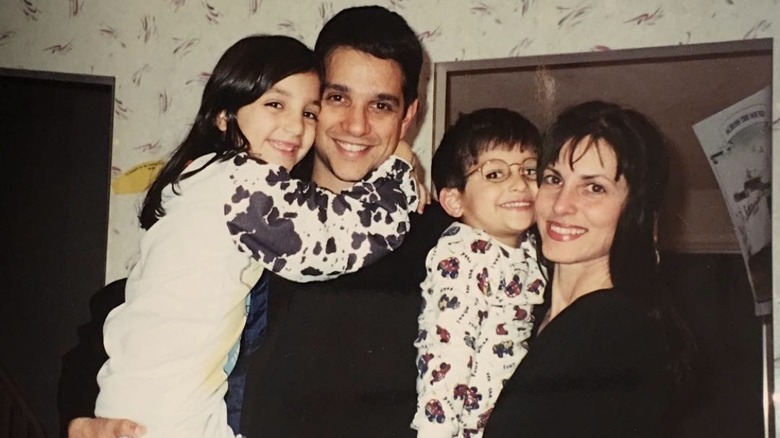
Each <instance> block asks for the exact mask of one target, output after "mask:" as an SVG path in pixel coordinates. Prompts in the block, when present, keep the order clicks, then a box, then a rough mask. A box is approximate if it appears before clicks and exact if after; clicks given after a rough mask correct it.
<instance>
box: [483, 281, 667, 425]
mask: <svg viewBox="0 0 780 438" xmlns="http://www.w3.org/2000/svg"><path fill="white" fill-rule="evenodd" d="M668 362H669V361H668V355H667V353H666V348H665V342H664V332H663V329H662V327H661V326H660V324H659V323H658V322H657V321H656V320H655V319H654V318H651V317H650V316H648V312H647V311H646V310H645V309H644V308H643V307H642V306H640V305H639V304H638V303H636V302H635V301H634V300H633V299H631V298H630V297H628V296H626V294H624V293H621V291H620V290H618V289H609V290H601V291H596V292H592V293H590V294H588V295H585V296H583V297H581V298H579V299H578V300H576V301H575V302H574V303H572V304H571V305H569V307H567V308H566V309H564V310H563V311H562V312H561V313H560V314H559V315H558V316H557V317H555V318H554V319H553V320H552V321H550V323H549V324H548V325H547V326H546V327H545V328H544V330H542V331H541V332H540V333H539V334H538V335H537V336H536V337H535V339H534V340H533V342H532V344H531V345H530V347H529V351H528V355H527V356H526V357H525V359H523V361H522V362H521V363H520V366H519V367H518V368H517V370H516V371H515V373H514V374H513V375H512V377H511V378H510V380H508V381H507V383H506V385H505V386H504V389H503V391H502V393H501V396H500V397H499V399H498V401H497V403H496V406H495V408H494V410H493V413H492V414H491V416H490V419H489V420H488V422H487V428H486V430H485V434H484V437H485V438H495V437H515V436H518V437H534V438H536V437H667V436H671V434H672V432H671V429H670V428H671V426H672V420H671V419H672V417H671V415H670V414H671V412H669V411H670V409H671V407H672V379H671V377H670V375H669V373H668V372H667V364H668Z"/></svg>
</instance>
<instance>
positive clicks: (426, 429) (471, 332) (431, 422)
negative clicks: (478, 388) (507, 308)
mask: <svg viewBox="0 0 780 438" xmlns="http://www.w3.org/2000/svg"><path fill="white" fill-rule="evenodd" d="M445 234H446V233H445ZM457 247H459V248H462V246H461V245H457ZM468 260H469V259H468V257H464V254H463V253H461V252H460V251H452V249H451V248H450V247H449V246H447V245H441V241H440V245H438V246H437V247H435V248H434V249H433V250H432V251H431V253H430V255H429V257H428V261H427V267H428V277H427V278H426V281H425V282H424V283H423V285H424V290H423V298H424V300H425V307H424V309H423V313H422V315H421V317H420V332H419V334H418V338H417V341H415V345H416V346H417V349H418V354H417V358H418V359H417V367H418V379H417V393H418V397H417V413H416V415H415V418H414V421H413V425H414V426H415V428H416V429H417V431H418V436H419V437H438V436H442V437H451V436H455V435H458V431H459V430H460V427H461V424H460V422H459V421H458V419H457V417H459V416H460V415H461V414H462V412H463V410H464V408H465V406H466V404H467V403H470V402H473V401H474V399H472V398H471V394H475V392H474V391H473V390H472V388H471V385H470V376H471V369H472V366H473V360H474V359H475V356H476V352H477V348H478V346H477V345H476V342H477V340H478V339H479V337H480V329H481V325H480V318H482V315H484V314H485V313H486V312H487V307H488V306H487V302H486V301H485V300H484V299H481V297H479V296H477V295H475V292H474V291H470V289H475V285H476V279H474V278H473V275H476V274H475V273H474V272H473V271H474V270H475V269H474V268H476V266H471V265H470V264H469V261H468ZM476 293H477V294H478V293H479V292H478V291H477V292H476ZM456 392H457V393H459V394H461V395H462V396H461V397H456V395H455V393H456ZM470 407H471V406H470Z"/></svg>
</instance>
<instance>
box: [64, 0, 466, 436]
mask: <svg viewBox="0 0 780 438" xmlns="http://www.w3.org/2000/svg"><path fill="white" fill-rule="evenodd" d="M315 52H316V53H317V55H318V57H319V59H320V62H321V68H322V71H323V72H324V75H323V77H324V86H323V96H322V110H321V112H320V115H319V123H318V126H317V137H316V141H315V148H314V149H315V152H314V154H313V155H312V156H311V157H309V161H308V162H305V163H301V165H299V167H298V168H297V172H298V174H299V175H298V176H299V177H302V178H305V177H306V175H305V173H306V172H308V171H310V176H311V180H312V181H314V182H315V183H317V184H318V185H319V186H321V187H325V188H328V189H330V190H333V191H340V190H342V189H344V188H346V187H349V186H351V185H352V184H353V183H354V182H356V181H358V180H360V179H362V178H363V177H364V176H365V175H366V174H367V173H369V172H370V171H371V170H372V169H374V168H375V167H376V166H377V165H378V164H379V163H381V162H382V161H384V160H385V159H386V158H387V156H388V155H390V153H391V152H392V151H393V150H394V148H395V145H396V144H397V143H398V141H399V140H400V139H401V138H402V137H403V136H404V135H405V134H406V132H407V129H408V128H409V126H410V125H411V123H412V121H413V120H414V118H415V115H416V113H417V109H418V102H419V101H418V97H417V88H418V81H419V75H420V69H421V66H422V47H421V45H420V43H419V40H418V39H417V38H416V36H415V34H414V32H413V31H412V30H411V29H410V28H409V26H408V24H407V23H406V22H405V21H404V20H403V18H401V17H400V16H399V15H397V14H395V13H392V12H390V11H388V10H386V9H384V8H381V7H376V6H371V7H358V8H351V9H346V10H344V11H341V12H340V13H338V14H337V15H336V16H334V17H333V18H332V19H331V20H330V21H329V22H328V23H326V24H325V26H324V28H323V29H322V31H321V33H320V35H319V37H318V39H317V43H316V45H315ZM450 222H451V219H450V218H449V217H447V216H446V215H445V214H444V213H443V212H442V211H441V209H440V208H438V205H436V206H431V207H429V208H428V209H426V214H425V216H424V217H423V216H419V215H414V216H413V217H412V226H411V230H412V231H411V232H410V233H409V234H408V235H407V236H406V239H405V242H404V243H403V244H402V246H401V247H400V248H399V249H398V250H396V251H395V252H394V253H392V254H390V255H389V256H387V257H386V258H385V259H383V260H381V261H379V262H377V263H376V264H374V265H372V266H369V267H366V268H364V269H363V270H361V271H360V272H357V273H355V274H350V275H347V276H344V277H341V278H339V279H336V280H332V281H328V282H322V283H312V284H296V283H292V282H288V281H285V280H283V279H281V278H278V277H275V276H272V277H271V278H270V285H269V304H268V306H269V313H268V317H269V325H268V327H269V329H268V332H267V333H266V335H265V339H264V340H263V343H262V344H261V346H260V349H259V350H258V351H257V352H256V353H254V354H253V355H252V356H251V357H250V358H249V362H250V363H249V370H248V377H247V386H246V389H245V395H244V404H243V414H242V423H241V428H240V431H241V432H242V433H243V434H244V435H246V436H249V437H260V436H264V437H277V436H279V437H287V436H289V437H292V436H295V437H305V436H372V437H381V436H404V435H410V436H411V435H412V433H413V431H412V430H411V429H410V428H409V424H410V422H411V418H412V416H413V415H414V409H415V403H416V391H415V386H414V385H415V365H414V358H415V350H414V346H413V344H412V343H413V341H414V338H415V335H416V331H417V319H416V318H417V314H418V311H419V306H420V303H421V299H420V293H419V290H418V286H419V284H420V281H422V279H423V277H424V275H425V272H424V261H425V260H424V259H425V255H426V253H427V251H428V249H430V248H431V247H432V246H433V245H434V244H435V242H436V240H437V238H438V237H439V234H440V233H441V231H443V230H444V228H446V226H447V225H449V223H450ZM134 426H135V424H134V423H132V422H119V421H108V420H95V419H92V420H89V419H79V420H78V421H75V422H74V423H72V424H71V428H70V432H71V436H72V437H80V436H84V437H87V436H106V437H111V436H118V435H115V432H116V433H119V432H121V433H125V434H127V435H129V436H134V435H135V431H134V430H132V429H131V428H132V427H134Z"/></svg>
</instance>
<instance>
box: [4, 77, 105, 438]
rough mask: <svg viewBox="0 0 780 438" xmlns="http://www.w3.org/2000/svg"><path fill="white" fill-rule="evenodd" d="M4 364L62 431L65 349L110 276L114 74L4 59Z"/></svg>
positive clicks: (50, 426) (43, 418) (50, 430)
mask: <svg viewBox="0 0 780 438" xmlns="http://www.w3.org/2000/svg"><path fill="white" fill-rule="evenodd" d="M0 96H2V99H0V141H2V147H0V166H2V167H0V182H1V183H0V193H2V204H3V214H2V215H0V216H1V217H2V222H0V229H2V230H3V233H4V236H5V237H4V238H3V245H2V273H0V290H2V292H1V293H0V333H2V336H0V369H1V370H5V372H6V374H7V375H8V377H9V378H10V379H11V380H12V381H13V382H14V383H15V385H16V386H17V387H18V389H19V392H20V394H21V396H22V398H24V399H25V400H26V402H27V404H29V406H30V407H31V408H32V411H33V412H34V413H35V415H36V416H37V417H38V419H39V420H40V422H41V424H42V425H43V427H44V430H45V431H46V433H47V435H48V436H57V433H58V432H57V429H58V420H57V405H56V397H57V382H58V379H59V374H60V358H61V356H62V354H63V353H64V352H65V351H67V350H68V349H69V348H71V347H72V346H73V345H75V344H76V341H77V335H76V327H77V326H78V325H79V324H81V323H83V322H84V321H86V320H88V319H89V307H88V301H89V298H90V297H91V296H92V294H94V292H95V291H97V290H98V289H100V288H101V287H102V286H103V285H104V284H105V270H106V244H107V236H108V204H109V183H110V176H111V138H112V119H113V101H114V78H109V77H96V76H84V75H69V74H59V73H45V72H29V71H21V70H10V69H0Z"/></svg>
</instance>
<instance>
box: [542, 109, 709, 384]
mask: <svg viewBox="0 0 780 438" xmlns="http://www.w3.org/2000/svg"><path fill="white" fill-rule="evenodd" d="M583 140H585V141H587V142H588V143H586V144H587V145H588V146H586V147H595V148H598V147H599V146H598V145H597V141H598V140H602V141H603V142H604V143H607V144H608V145H609V146H610V147H611V148H612V150H613V151H614V153H615V156H616V157H617V172H616V174H615V180H617V179H618V178H620V176H623V177H625V179H626V182H627V183H628V189H629V190H628V198H627V200H626V203H625V205H624V206H623V210H622V212H621V214H620V217H619V219H618V224H617V229H616V230H615V237H614V240H613V241H612V247H611V248H610V254H609V270H610V275H611V277H612V282H613V284H614V285H615V286H616V287H618V288H620V290H621V291H625V293H629V294H631V295H633V296H634V297H635V298H636V299H637V300H638V301H639V302H641V303H643V304H644V305H645V306H646V308H647V309H648V313H649V314H650V316H651V317H653V318H655V319H657V320H659V321H660V322H661V324H662V325H663V327H664V329H665V330H666V334H667V341H668V347H669V352H670V358H671V361H670V368H671V369H672V371H673V373H674V375H675V377H677V378H678V380H679V381H682V379H683V378H684V377H686V374H687V372H688V370H689V368H690V365H691V363H692V360H693V355H694V353H695V344H694V342H693V337H692V335H691V333H690V331H689V330H688V328H687V326H686V324H685V323H684V322H683V321H682V319H681V318H680V317H679V315H678V313H677V312H676V310H675V309H674V307H673V306H672V304H671V300H670V299H669V296H668V288H667V286H666V285H665V284H664V281H663V280H662V277H661V275H660V272H659V263H658V262H659V260H658V252H657V250H656V239H655V225H656V218H657V216H658V213H659V211H660V209H661V205H662V203H663V199H664V192H665V191H666V182H667V177H668V172H669V158H668V153H667V142H666V139H665V138H664V136H663V134H661V131H660V130H659V129H658V128H657V127H656V125H655V124H654V123H653V122H652V121H651V120H650V119H648V118H647V117H646V116H645V115H643V114H641V113H639V112H637V111H635V110H632V109H628V108H623V107H621V106H619V105H616V104H613V103H606V102H601V101H591V102H585V103H582V104H579V105H575V106H573V107H571V108H569V109H567V110H565V111H564V112H562V113H561V114H560V115H559V116H558V117H557V118H556V119H555V120H554V121H553V123H552V124H550V126H549V127H548V129H547V131H546V133H545V138H544V140H543V147H542V153H541V156H540V157H539V167H538V169H539V171H538V172H537V175H539V178H541V176H542V174H543V170H544V169H546V168H547V167H548V166H550V165H552V164H553V163H555V162H556V161H558V160H561V162H563V163H568V164H569V165H570V166H572V165H573V164H574V162H575V161H576V160H577V159H578V158H579V157H580V155H581V154H582V152H583V150H582V148H581V147H578V148H569V149H568V151H567V152H568V154H567V155H568V156H561V150H562V149H563V147H564V146H565V145H566V144H568V143H570V142H571V144H572V145H577V144H580V142H581V141H583ZM540 184H541V181H540Z"/></svg>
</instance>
